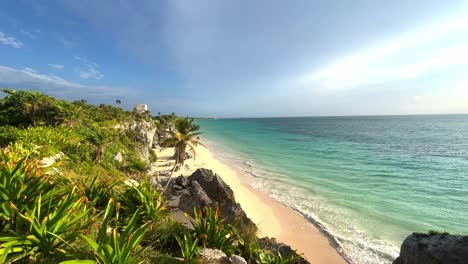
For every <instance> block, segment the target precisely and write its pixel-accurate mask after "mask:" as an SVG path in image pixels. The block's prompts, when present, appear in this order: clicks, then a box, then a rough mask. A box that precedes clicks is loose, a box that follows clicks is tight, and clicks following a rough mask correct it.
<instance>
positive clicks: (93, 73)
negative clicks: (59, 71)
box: [80, 64, 104, 80]
mask: <svg viewBox="0 0 468 264" xmlns="http://www.w3.org/2000/svg"><path fill="white" fill-rule="evenodd" d="M85 67H86V69H84V70H80V77H81V78H82V79H96V80H100V79H102V78H103V77H104V74H102V73H101V72H100V71H98V70H97V68H96V65H93V64H86V65H85Z"/></svg>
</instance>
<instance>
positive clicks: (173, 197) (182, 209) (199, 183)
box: [167, 169, 309, 264]
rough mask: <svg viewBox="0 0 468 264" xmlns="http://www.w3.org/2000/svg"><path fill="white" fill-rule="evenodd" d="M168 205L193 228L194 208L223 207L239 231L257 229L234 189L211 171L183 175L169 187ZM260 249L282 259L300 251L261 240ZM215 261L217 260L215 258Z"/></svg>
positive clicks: (174, 213)
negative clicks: (188, 216)
mask: <svg viewBox="0 0 468 264" xmlns="http://www.w3.org/2000/svg"><path fill="white" fill-rule="evenodd" d="M167 196H168V197H167V198H168V206H169V208H170V210H171V214H172V216H173V217H174V219H176V220H177V221H179V222H181V223H183V224H185V225H186V226H189V227H190V226H191V224H190V222H189V221H188V220H187V218H186V217H185V216H184V213H185V214H188V215H190V216H192V217H193V208H194V207H195V208H203V207H205V206H207V207H211V208H216V207H219V209H220V211H221V215H222V216H223V217H224V218H225V219H226V222H227V223H235V224H237V227H238V229H239V230H243V229H244V230H245V229H252V228H254V229H255V230H256V226H255V223H253V222H252V220H251V219H250V218H248V216H247V215H246V214H245V212H244V210H242V208H241V206H240V204H238V203H237V202H236V200H235V197H234V193H233V191H232V189H231V188H230V187H229V185H227V184H226V183H225V182H224V181H223V180H222V179H221V177H219V175H217V174H215V173H214V172H213V171H211V170H207V169H198V170H196V171H195V172H194V173H193V174H192V175H191V176H189V177H184V176H179V177H177V178H175V179H174V180H173V181H172V183H171V185H170V188H169V193H168V195H167ZM258 244H259V246H260V248H262V249H267V250H270V251H272V252H275V253H276V254H278V253H279V254H281V256H289V255H290V254H296V252H295V251H294V250H293V249H292V248H291V247H290V246H288V245H286V244H283V243H279V242H277V241H276V240H275V239H271V238H261V239H260V238H259V239H258ZM212 259H213V258H212ZM202 263H245V262H242V260H240V259H239V260H234V259H232V257H231V259H228V258H225V257H220V258H219V260H216V261H215V262H209V261H206V262H202ZM296 263H300V264H308V263H309V262H308V261H307V260H305V259H304V258H302V257H301V258H300V259H299V260H298V261H297V262H296Z"/></svg>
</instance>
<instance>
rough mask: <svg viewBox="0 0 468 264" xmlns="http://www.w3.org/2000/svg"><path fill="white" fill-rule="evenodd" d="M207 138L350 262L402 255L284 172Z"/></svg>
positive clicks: (384, 263)
mask: <svg viewBox="0 0 468 264" xmlns="http://www.w3.org/2000/svg"><path fill="white" fill-rule="evenodd" d="M203 142H204V144H205V145H207V146H209V148H210V150H211V152H212V153H213V154H214V155H215V156H216V157H217V158H219V159H220V160H221V161H223V162H226V163H227V164H228V165H231V166H233V167H235V168H237V169H238V170H239V171H242V172H244V173H245V175H243V179H241V180H242V181H243V182H244V183H247V184H249V185H250V186H251V187H253V188H254V189H256V190H259V191H262V192H263V193H266V194H268V195H269V196H270V197H272V198H273V199H275V200H276V201H278V202H280V203H282V204H284V205H286V206H288V207H290V208H292V209H294V210H295V211H297V212H298V213H299V214H301V215H302V216H303V217H304V218H306V219H307V220H308V221H309V222H311V223H313V224H314V225H315V226H317V227H318V228H319V229H320V230H321V231H322V232H323V233H324V234H325V235H326V236H328V237H329V238H330V239H331V240H332V241H334V242H336V244H337V246H338V247H339V248H340V251H341V253H342V255H343V256H344V257H345V259H347V260H348V261H349V262H350V263H356V264H389V263H392V261H393V260H394V259H395V258H396V257H397V256H398V253H399V249H398V246H397V245H395V244H393V243H391V242H389V241H384V240H377V239H370V238H369V237H368V236H366V234H365V232H363V231H362V230H359V228H357V227H356V226H352V225H351V224H349V222H348V221H346V219H347V215H346V213H345V212H341V211H339V210H338V209H337V208H333V207H332V206H330V205H329V204H327V202H326V201H324V200H323V199H321V197H320V196H319V195H317V194H308V193H306V191H305V190H304V189H302V188H300V187H299V186H294V185H290V184H288V183H285V182H284V176H281V175H275V174H273V173H271V172H269V171H267V170H265V169H262V168H261V167H260V166H257V165H256V164H255V162H254V161H252V160H249V159H247V158H246V157H242V156H240V155H237V154H234V153H232V152H229V151H227V150H225V149H224V148H223V146H220V145H218V144H217V143H215V142H212V141H209V140H206V138H203ZM252 179H253V180H252ZM317 212H320V213H321V214H328V215H329V216H330V215H331V216H333V223H330V225H327V223H325V221H322V220H321V219H320V217H319V215H317Z"/></svg>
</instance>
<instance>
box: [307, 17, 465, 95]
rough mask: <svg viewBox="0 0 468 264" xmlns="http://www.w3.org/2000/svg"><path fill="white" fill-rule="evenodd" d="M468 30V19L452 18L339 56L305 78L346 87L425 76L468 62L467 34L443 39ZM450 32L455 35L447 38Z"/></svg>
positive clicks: (322, 83) (337, 87) (329, 86)
mask: <svg viewBox="0 0 468 264" xmlns="http://www.w3.org/2000/svg"><path fill="white" fill-rule="evenodd" d="M466 34H468V19H467V18H459V19H452V20H449V21H445V22H439V23H437V24H432V25H426V26H425V27H423V28H421V29H418V30H415V31H412V32H409V33H407V34H404V35H402V36H400V37H399V38H397V39H394V40H391V41H389V42H387V43H384V44H383V45H380V46H378V47H374V48H368V49H366V50H363V51H360V52H356V53H352V54H351V55H348V56H345V57H342V58H339V59H338V60H336V61H335V62H334V63H331V64H330V65H328V66H326V67H324V68H322V69H318V70H316V71H313V72H312V74H307V75H306V76H305V78H304V80H305V81H306V82H316V83H320V84H321V85H323V86H325V87H327V88H333V89H347V88H353V87H357V86H359V85H369V84H375V83H382V82H387V81H395V80H404V79H411V78H417V77H420V76H423V75H425V74H428V73H430V72H433V71H435V70H439V69H442V68H445V67H450V66H459V65H461V64H467V65H468V38H461V39H460V40H459V42H458V43H459V44H457V45H453V44H452V43H449V42H444V41H445V40H446V39H451V40H453V36H454V35H455V36H457V35H460V36H463V35H466ZM447 36H451V37H452V38H447Z"/></svg>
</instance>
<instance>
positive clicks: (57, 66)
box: [47, 63, 65, 70]
mask: <svg viewBox="0 0 468 264" xmlns="http://www.w3.org/2000/svg"><path fill="white" fill-rule="evenodd" d="M47 65H49V67H51V68H53V69H55V70H63V68H65V66H64V65H62V64H53V63H50V64H47Z"/></svg>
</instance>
